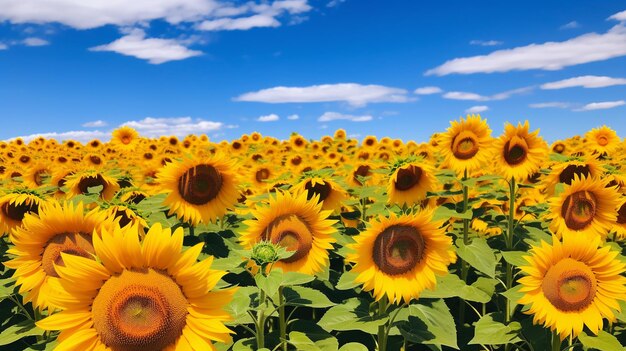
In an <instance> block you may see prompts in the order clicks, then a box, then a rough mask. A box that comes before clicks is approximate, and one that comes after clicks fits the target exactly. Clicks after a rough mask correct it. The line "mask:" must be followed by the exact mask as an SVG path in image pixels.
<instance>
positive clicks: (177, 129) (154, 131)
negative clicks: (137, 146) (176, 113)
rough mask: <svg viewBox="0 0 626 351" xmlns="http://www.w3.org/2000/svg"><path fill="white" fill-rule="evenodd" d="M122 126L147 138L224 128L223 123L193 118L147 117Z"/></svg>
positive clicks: (200, 132)
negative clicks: (133, 129) (131, 128)
mask: <svg viewBox="0 0 626 351" xmlns="http://www.w3.org/2000/svg"><path fill="white" fill-rule="evenodd" d="M122 125H126V126H129V127H133V128H135V129H136V130H137V132H139V134H140V135H142V136H145V137H150V138H154V137H159V136H162V135H175V136H179V137H184V136H186V135H188V134H202V133H208V132H214V131H216V130H219V129H221V128H223V127H224V124H223V123H222V122H214V121H206V120H203V119H195V120H194V119H192V118H191V117H173V118H154V117H146V118H144V119H142V120H140V121H128V122H126V123H124V124H122Z"/></svg>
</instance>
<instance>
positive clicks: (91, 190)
mask: <svg viewBox="0 0 626 351" xmlns="http://www.w3.org/2000/svg"><path fill="white" fill-rule="evenodd" d="M102 189H104V185H97V186H90V187H88V188H87V193H88V194H100V192H101V191H102Z"/></svg>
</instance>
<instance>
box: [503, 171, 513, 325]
mask: <svg viewBox="0 0 626 351" xmlns="http://www.w3.org/2000/svg"><path fill="white" fill-rule="evenodd" d="M508 224H509V228H508V230H507V235H506V237H505V239H506V249H507V250H508V251H511V250H513V236H514V231H515V178H511V181H510V182H509V223H508ZM512 287H513V265H512V264H511V263H509V262H507V263H506V289H507V290H508V289H511V288H512ZM505 317H506V322H507V323H508V322H510V321H511V318H512V317H513V311H512V306H511V300H509V299H507V300H506V316H505Z"/></svg>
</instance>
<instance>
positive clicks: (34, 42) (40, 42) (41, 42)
mask: <svg viewBox="0 0 626 351" xmlns="http://www.w3.org/2000/svg"><path fill="white" fill-rule="evenodd" d="M22 43H23V44H24V45H26V46H46V45H50V42H49V41H47V40H45V39H41V38H36V37H30V38H26V39H24V40H23V41H22Z"/></svg>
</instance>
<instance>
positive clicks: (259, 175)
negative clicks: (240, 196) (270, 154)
mask: <svg viewBox="0 0 626 351" xmlns="http://www.w3.org/2000/svg"><path fill="white" fill-rule="evenodd" d="M254 177H255V178H256V181H257V182H259V183H260V182H263V181H264V180H266V179H268V178H269V177H270V171H269V169H267V168H261V169H259V170H258V171H256V173H255V174H254Z"/></svg>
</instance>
